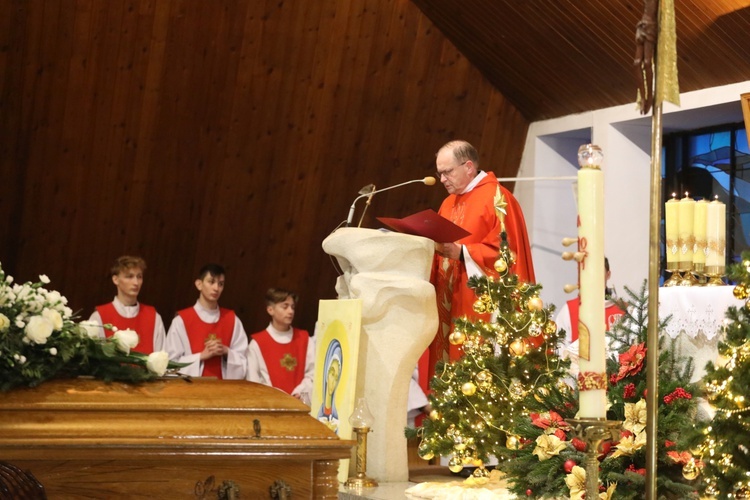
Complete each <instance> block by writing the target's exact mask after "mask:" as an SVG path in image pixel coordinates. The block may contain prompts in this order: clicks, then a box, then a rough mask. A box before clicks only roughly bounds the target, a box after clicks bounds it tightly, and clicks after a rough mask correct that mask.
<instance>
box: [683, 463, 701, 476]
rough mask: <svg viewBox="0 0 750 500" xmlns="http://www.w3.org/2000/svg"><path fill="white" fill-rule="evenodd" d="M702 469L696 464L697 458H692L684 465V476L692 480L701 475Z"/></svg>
mask: <svg viewBox="0 0 750 500" xmlns="http://www.w3.org/2000/svg"><path fill="white" fill-rule="evenodd" d="M700 473H701V471H700V469H699V468H698V466H697V465H696V464H695V460H690V461H689V462H688V463H686V464H685V465H683V466H682V477H684V478H685V479H687V480H688V481H692V480H693V479H695V478H696V477H698V476H699V475H700Z"/></svg>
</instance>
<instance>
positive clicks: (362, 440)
mask: <svg viewBox="0 0 750 500" xmlns="http://www.w3.org/2000/svg"><path fill="white" fill-rule="evenodd" d="M352 430H353V431H354V433H355V434H356V435H357V468H356V474H355V475H354V476H352V477H350V478H349V479H347V480H346V487H347V488H355V489H362V488H374V487H375V486H377V485H378V482H377V481H376V480H374V479H372V478H370V477H367V433H368V432H370V428H369V427H354V428H353V429H352Z"/></svg>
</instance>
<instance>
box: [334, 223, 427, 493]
mask: <svg viewBox="0 0 750 500" xmlns="http://www.w3.org/2000/svg"><path fill="white" fill-rule="evenodd" d="M323 250H325V252H326V253H328V254H329V255H332V256H334V257H336V260H337V261H338V263H339V266H340V267H341V270H342V271H343V275H342V276H340V277H339V278H338V281H337V283H336V292H337V293H338V296H339V298H340V299H362V333H361V337H360V343H359V359H358V365H359V366H358V369H357V387H356V397H357V398H359V397H364V398H365V399H366V400H367V404H368V406H369V408H370V410H371V412H372V414H373V415H374V417H375V423H374V424H373V427H372V429H373V432H372V433H371V434H370V435H369V436H368V447H367V448H368V449H367V451H368V453H367V475H368V476H370V477H372V478H374V479H376V480H377V481H379V482H402V481H407V480H408V477H409V468H408V460H407V453H406V437H405V436H404V427H406V399H407V394H408V391H409V383H410V379H411V374H412V372H413V371H414V367H415V366H416V365H417V362H418V361H419V357H420V356H421V355H422V353H424V351H425V349H426V348H427V346H429V344H430V342H431V341H432V339H433V338H434V336H435V332H437V328H438V315H437V304H436V302H435V288H434V287H433V286H432V284H431V283H430V282H429V279H430V268H431V265H432V256H433V253H434V251H435V247H434V244H433V242H432V240H429V239H427V238H422V237H420V236H410V235H406V234H400V233H392V232H384V231H379V230H375V229H360V228H348V227H347V228H341V229H338V230H336V231H335V232H334V233H332V234H331V235H330V236H328V237H327V238H326V239H325V240H324V241H323Z"/></svg>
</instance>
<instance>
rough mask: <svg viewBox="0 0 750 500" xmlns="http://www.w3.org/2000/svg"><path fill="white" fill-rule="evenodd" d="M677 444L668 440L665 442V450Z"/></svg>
mask: <svg viewBox="0 0 750 500" xmlns="http://www.w3.org/2000/svg"><path fill="white" fill-rule="evenodd" d="M676 444H677V443H675V442H674V441H670V440H669V439H667V440H665V441H664V447H665V448H671V447H672V446H674V445H676Z"/></svg>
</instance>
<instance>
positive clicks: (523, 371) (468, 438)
mask: <svg viewBox="0 0 750 500" xmlns="http://www.w3.org/2000/svg"><path fill="white" fill-rule="evenodd" d="M512 264H513V258H512V256H511V252H510V249H509V247H508V242H507V238H506V235H505V233H504V232H503V233H502V234H501V242H500V254H499V258H498V259H497V261H496V262H495V266H494V267H495V270H496V271H497V273H498V277H497V278H493V277H482V278H472V279H470V280H469V286H470V287H471V288H472V289H473V290H474V291H475V292H476V295H477V297H478V298H477V301H476V302H475V304H474V310H475V311H476V312H477V313H478V314H485V313H489V314H490V315H491V317H492V318H493V319H492V320H488V321H485V320H477V321H470V320H468V319H467V318H459V319H457V320H456V321H455V323H454V330H453V332H452V333H451V335H450V337H449V342H450V343H451V344H453V345H460V346H462V348H463V356H462V357H461V358H460V359H458V360H456V361H452V362H439V363H438V365H437V367H436V372H435V373H436V375H435V377H434V378H433V379H432V380H431V381H430V389H431V395H430V397H429V398H430V404H431V406H432V412H431V413H430V416H429V419H425V421H424V422H423V425H422V427H420V428H418V429H416V430H414V431H413V432H411V433H410V432H409V431H407V435H408V436H410V437H411V436H418V437H419V438H420V444H419V448H418V452H419V455H420V456H421V457H422V458H424V459H426V460H429V459H431V458H432V457H433V456H449V457H450V460H449V468H450V470H451V471H453V472H459V471H461V470H462V469H463V467H464V466H467V465H471V466H474V467H477V469H476V470H475V471H474V476H475V477H483V476H486V475H487V474H488V472H487V470H486V469H485V468H484V464H485V463H487V462H488V460H490V456H497V457H501V456H503V455H504V454H505V453H506V451H507V448H516V447H517V446H519V442H518V439H517V437H516V436H515V435H514V434H513V433H512V432H511V431H510V429H512V428H514V426H515V423H516V419H517V418H519V417H520V416H521V415H525V414H527V413H528V410H527V407H526V402H527V401H529V399H531V400H532V401H536V399H534V398H538V399H539V400H542V399H544V398H547V397H549V395H550V394H551V392H552V390H553V389H555V387H556V385H557V384H558V383H561V380H562V378H563V377H564V376H565V375H566V374H567V371H568V367H569V362H566V361H562V360H561V359H560V358H559V357H558V356H557V354H556V349H555V348H556V346H557V343H558V341H559V334H558V332H557V326H556V325H555V323H554V321H552V320H551V319H550V318H551V317H552V316H551V315H552V312H553V308H552V307H545V306H544V304H543V302H542V300H541V298H540V297H539V292H540V290H541V286H540V285H532V284H528V283H522V282H519V279H518V276H516V275H515V274H513V273H512V272H511V271H510V269H511V266H512Z"/></svg>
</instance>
